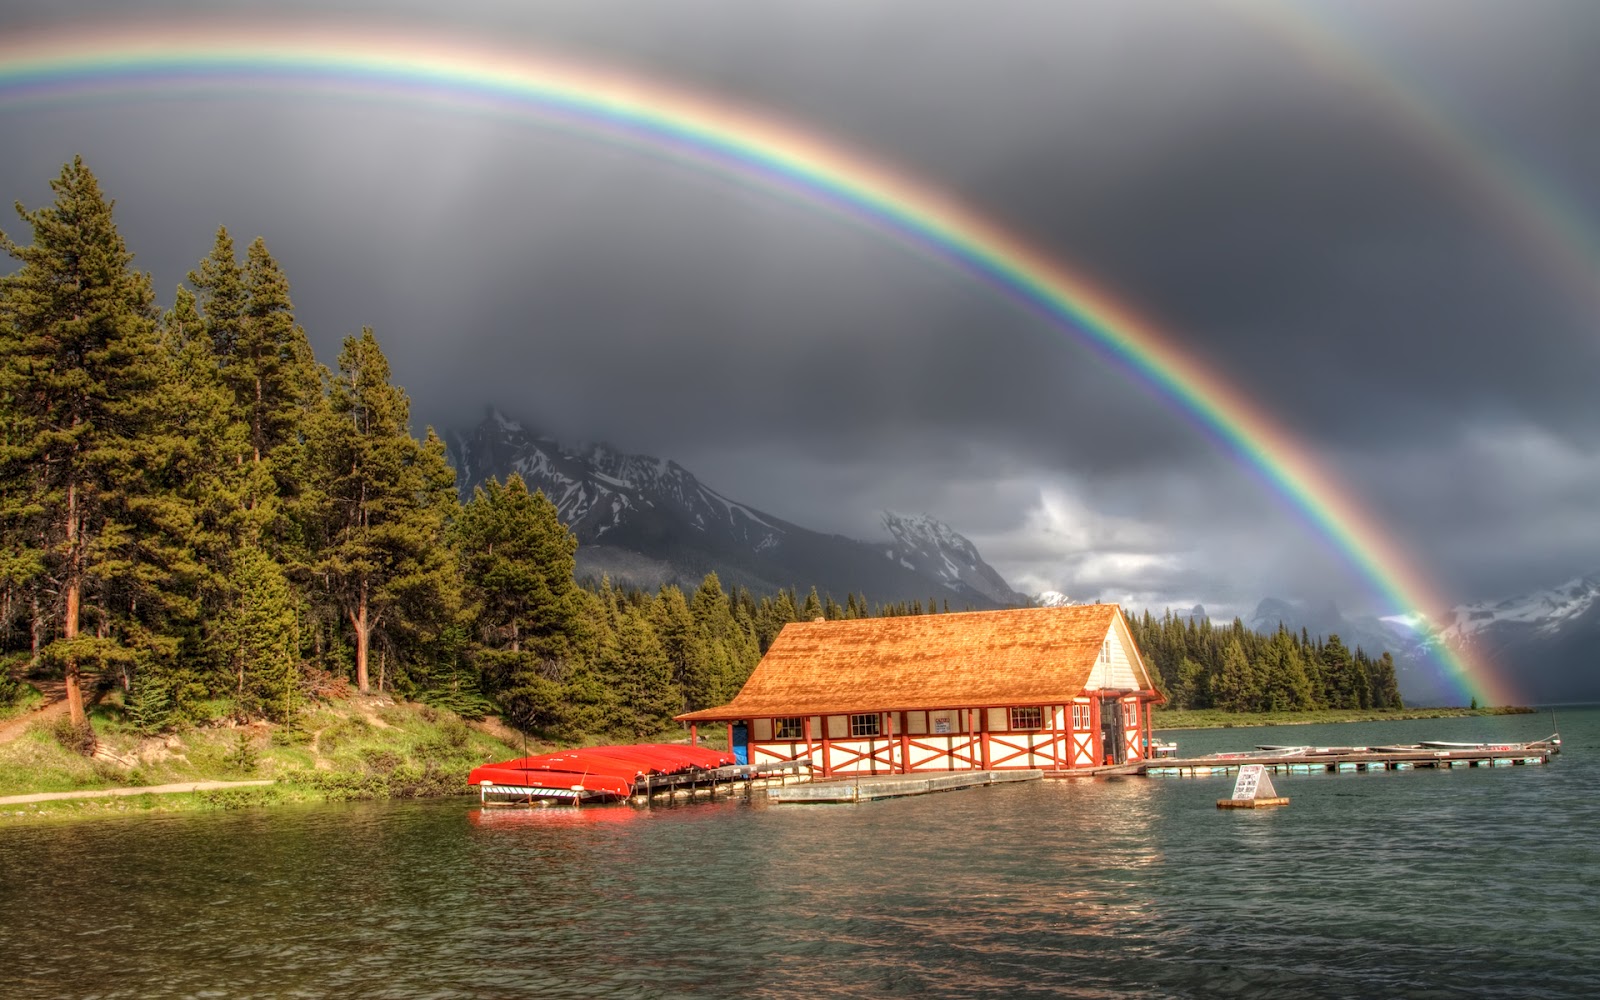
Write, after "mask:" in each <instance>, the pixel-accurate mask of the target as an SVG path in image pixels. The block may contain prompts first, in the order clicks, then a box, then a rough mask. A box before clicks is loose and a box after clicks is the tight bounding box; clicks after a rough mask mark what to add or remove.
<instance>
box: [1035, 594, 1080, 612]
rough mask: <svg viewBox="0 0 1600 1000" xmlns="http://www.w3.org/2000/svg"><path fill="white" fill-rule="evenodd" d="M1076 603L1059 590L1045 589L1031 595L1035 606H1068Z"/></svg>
mask: <svg viewBox="0 0 1600 1000" xmlns="http://www.w3.org/2000/svg"><path fill="white" fill-rule="evenodd" d="M1077 603H1079V602H1077V601H1074V600H1073V599H1072V598H1070V597H1068V596H1067V595H1066V594H1063V593H1062V592H1061V591H1059V590H1045V591H1040V592H1039V593H1037V594H1034V595H1033V605H1034V607H1036V608H1069V607H1071V606H1072V605H1074V604H1077Z"/></svg>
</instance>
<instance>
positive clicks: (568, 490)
mask: <svg viewBox="0 0 1600 1000" xmlns="http://www.w3.org/2000/svg"><path fill="white" fill-rule="evenodd" d="M449 445H450V450H451V458H452V461H453V462H454V464H455V468H456V471H457V476H458V477H459V481H460V484H461V487H462V491H463V493H464V494H465V495H470V493H471V490H472V488H473V487H474V486H476V485H478V484H480V483H482V482H483V481H484V480H486V479H488V478H490V477H495V478H500V479H504V478H505V477H506V476H507V475H509V474H511V473H513V472H516V473H518V474H520V475H521V476H522V478H523V481H524V482H526V483H527V484H528V488H529V489H537V490H543V491H544V494H545V496H547V497H549V498H550V500H551V501H552V502H553V503H554V504H555V505H556V509H557V511H558V512H559V513H560V515H561V519H562V520H563V521H564V522H566V524H567V525H568V526H570V527H571V528H572V530H573V533H574V534H575V535H577V537H578V569H577V572H578V575H579V576H599V575H600V574H602V573H606V574H609V575H610V576H611V578H612V579H614V580H617V581H619V582H620V581H625V582H628V583H631V584H633V585H635V586H640V587H646V588H655V587H657V586H660V585H661V584H663V583H676V584H680V585H683V586H686V587H694V586H698V585H699V583H700V580H701V579H702V578H704V576H705V574H706V573H708V572H712V571H715V572H716V573H717V575H718V576H719V577H720V578H721V579H722V582H723V585H724V586H728V587H735V586H743V587H748V588H749V589H750V590H751V591H752V592H753V593H757V594H762V593H772V592H775V591H777V590H778V589H780V588H785V589H787V588H797V589H798V590H799V591H800V592H801V593H802V594H804V593H805V592H806V591H807V590H809V589H810V588H811V587H813V586H815V587H816V588H817V591H818V592H819V593H824V594H829V593H831V594H832V595H833V596H834V597H835V599H836V600H842V599H844V597H845V595H846V594H850V593H855V594H865V595H866V596H867V598H868V599H869V600H871V601H872V602H873V603H875V604H876V603H889V602H895V601H913V600H916V601H927V600H929V599H930V598H936V599H937V600H938V601H940V602H941V603H942V602H948V603H949V605H950V607H951V608H952V609H964V608H967V607H969V606H970V607H974V608H995V607H1005V606H1009V605H1022V604H1026V603H1027V598H1026V597H1024V596H1023V595H1021V594H1018V593H1017V592H1015V591H1013V590H1012V589H1011V587H1010V586H1009V585H1008V584H1007V583H1006V582H1005V580H1004V579H1002V578H1001V576H1000V574H998V573H996V572H995V570H994V568H993V567H991V566H990V565H989V564H988V563H986V562H984V561H983V557H982V556H981V555H979V553H978V550H977V549H976V548H975V547H974V546H973V544H972V543H971V542H970V541H968V540H967V539H966V538H964V537H962V536H961V535H960V534H959V533H957V532H956V531H954V530H953V529H951V528H950V526H949V525H946V524H943V523H941V522H940V521H938V520H935V519H934V518H931V517H929V516H927V515H925V514H924V515H918V516H908V515H904V514H894V513H890V512H884V514H883V525H884V529H885V536H886V537H885V538H884V539H882V540H881V541H861V540H857V539H852V538H846V537H844V536H842V535H833V534H826V533H823V532H818V531H812V530H811V529H809V528H804V527H801V526H800V525H797V524H794V523H792V522H789V521H785V520H783V519H782V518H779V517H775V516H773V515H771V514H767V513H764V512H762V511H760V510H757V509H755V508H754V507H751V506H749V505H748V504H742V503H739V502H738V501H736V500H733V499H730V498H728V497H726V496H724V495H722V494H721V493H718V492H717V491H716V490H714V489H712V488H710V487H709V486H706V485H705V484H704V483H702V482H700V481H699V480H698V479H696V478H695V476H694V474H693V473H691V472H690V471H689V470H687V469H685V468H684V467H683V466H681V465H679V464H677V463H676V462H671V461H666V460H663V459H659V458H654V457H651V456H647V455H629V454H625V453H623V452H620V451H617V450H616V449H614V448H612V447H610V446H609V445H605V444H597V445H585V446H581V447H569V446H567V445H564V444H562V443H561V442H559V441H556V440H554V439H552V438H549V437H545V436H542V435H540V434H538V433H536V432H534V431H530V430H528V429H527V428H525V427H523V425H522V424H520V423H518V422H517V421H515V420H512V419H510V418H509V417H507V416H505V415H504V414H502V413H499V412H498V411H494V410H491V411H490V412H489V413H488V415H487V416H486V417H485V418H484V420H483V421H482V422H481V423H479V424H478V426H477V427H475V428H473V429H472V430H470V431H466V432H462V433H457V434H452V435H451V436H450V439H449Z"/></svg>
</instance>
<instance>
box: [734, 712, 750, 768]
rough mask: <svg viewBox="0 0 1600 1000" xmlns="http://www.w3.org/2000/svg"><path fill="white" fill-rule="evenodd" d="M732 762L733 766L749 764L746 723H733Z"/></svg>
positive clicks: (748, 731) (748, 741)
mask: <svg viewBox="0 0 1600 1000" xmlns="http://www.w3.org/2000/svg"><path fill="white" fill-rule="evenodd" d="M732 742H733V746H732V748H731V749H732V750H733V761H734V763H735V764H748V763H750V726H749V725H748V724H747V723H743V722H735V723H734V724H733V741H732Z"/></svg>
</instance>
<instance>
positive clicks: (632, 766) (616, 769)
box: [467, 743, 735, 802]
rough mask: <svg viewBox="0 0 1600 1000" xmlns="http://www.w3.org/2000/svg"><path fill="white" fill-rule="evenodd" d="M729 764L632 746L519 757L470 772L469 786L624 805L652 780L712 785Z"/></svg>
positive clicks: (506, 794) (675, 747) (718, 757)
mask: <svg viewBox="0 0 1600 1000" xmlns="http://www.w3.org/2000/svg"><path fill="white" fill-rule="evenodd" d="M734 763H735V760H734V757H733V754H731V753H727V752H724V751H721V750H710V749H707V748H706V747H699V746H687V745H684V744H679V743H634V744H628V745H618V746H599V747H584V748H582V749H579V750H557V751H555V752H553V753H543V754H536V755H534V756H531V757H519V758H517V759H516V760H507V761H502V762H500V763H498V764H484V765H482V766H480V767H475V768H473V769H472V773H471V774H470V775H469V776H468V778H467V781H468V783H469V784H471V785H473V786H474V787H476V788H478V790H479V791H480V793H482V795H483V797H484V798H485V799H487V798H488V797H489V796H491V795H493V796H496V797H499V798H512V799H553V800H557V801H560V800H565V801H570V802H590V801H605V800H610V799H625V798H627V797H629V796H631V795H633V794H634V792H635V791H636V790H640V789H644V788H648V787H649V786H650V785H652V784H654V783H655V781H656V779H658V778H663V779H664V778H669V777H676V778H678V779H684V778H687V779H690V780H692V779H693V778H694V777H696V776H697V775H699V774H702V773H703V774H705V776H706V777H707V779H708V780H713V779H714V777H715V775H713V773H712V772H717V771H718V770H719V769H721V768H726V767H729V766H731V765H733V764H734Z"/></svg>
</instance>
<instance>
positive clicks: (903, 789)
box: [767, 770, 1044, 803]
mask: <svg viewBox="0 0 1600 1000" xmlns="http://www.w3.org/2000/svg"><path fill="white" fill-rule="evenodd" d="M1043 777H1044V772H1043V771H1021V770H1018V771H949V772H942V773H939V774H930V775H926V776H923V777H918V776H917V775H915V774H879V775H861V776H860V777H854V778H841V779H837V780H826V781H810V782H805V783H803V784H797V785H786V786H780V787H777V788H768V789H767V801H768V802H814V803H820V802H871V801H873V800H875V799H893V798H900V797H902V796H906V795H927V794H928V793H930V792H948V791H954V790H955V789H958V788H973V787H976V786H979V785H998V784H1004V783H1007V782H1013V781H1039V780H1040V779H1042V778H1043Z"/></svg>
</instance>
